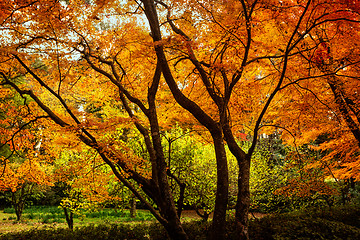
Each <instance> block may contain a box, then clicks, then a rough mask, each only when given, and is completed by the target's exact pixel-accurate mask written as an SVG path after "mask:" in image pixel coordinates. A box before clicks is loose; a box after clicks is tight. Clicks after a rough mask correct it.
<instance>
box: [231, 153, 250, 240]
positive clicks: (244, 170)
mask: <svg viewBox="0 0 360 240" xmlns="http://www.w3.org/2000/svg"><path fill="white" fill-rule="evenodd" d="M249 180H250V160H249V159H244V160H243V161H242V162H241V163H240V164H239V176H238V196H237V202H236V206H235V221H236V233H237V239H239V240H247V239H249V232H248V225H249V208H250V185H249Z"/></svg>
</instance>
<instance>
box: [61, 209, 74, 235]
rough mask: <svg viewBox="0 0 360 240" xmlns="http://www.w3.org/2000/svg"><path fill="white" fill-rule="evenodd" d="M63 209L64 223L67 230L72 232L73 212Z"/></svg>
mask: <svg viewBox="0 0 360 240" xmlns="http://www.w3.org/2000/svg"><path fill="white" fill-rule="evenodd" d="M63 209H64V214H65V219H66V223H67V225H68V227H69V229H71V230H73V229H74V215H73V212H72V211H68V209H67V208H65V207H64V208H63Z"/></svg>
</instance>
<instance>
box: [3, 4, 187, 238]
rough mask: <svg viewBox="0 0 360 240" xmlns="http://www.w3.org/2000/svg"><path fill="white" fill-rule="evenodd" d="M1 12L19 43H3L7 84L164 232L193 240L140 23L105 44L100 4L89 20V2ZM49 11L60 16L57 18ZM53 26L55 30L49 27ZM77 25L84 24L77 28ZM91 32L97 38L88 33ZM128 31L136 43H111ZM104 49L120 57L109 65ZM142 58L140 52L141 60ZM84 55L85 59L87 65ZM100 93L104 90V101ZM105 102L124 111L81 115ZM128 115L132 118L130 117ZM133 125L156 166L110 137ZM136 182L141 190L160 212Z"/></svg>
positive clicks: (156, 77)
mask: <svg viewBox="0 0 360 240" xmlns="http://www.w3.org/2000/svg"><path fill="white" fill-rule="evenodd" d="M0 6H1V7H2V8H3V9H2V10H4V11H2V13H3V14H2V15H1V16H2V19H1V23H2V27H3V30H4V28H6V29H8V30H4V31H9V32H8V33H7V34H8V36H9V38H11V41H10V42H2V45H3V46H4V45H6V44H9V48H7V50H6V51H3V50H5V49H2V57H3V58H2V60H4V61H6V64H4V65H2V66H1V74H2V82H1V84H2V85H9V86H11V87H12V88H13V89H15V90H16V91H17V92H18V93H19V94H21V95H27V96H29V97H30V98H32V99H33V101H34V103H36V104H37V106H38V107H39V108H40V109H41V110H42V111H43V112H44V113H45V114H46V116H48V117H49V118H50V119H51V120H52V121H53V124H50V126H51V127H52V129H56V128H58V129H59V128H60V129H61V130H62V131H64V132H65V133H67V134H68V135H67V136H69V137H71V138H67V139H65V140H67V141H64V142H67V143H68V144H69V145H73V144H76V142H78V141H76V140H75V139H77V140H80V141H81V142H83V143H85V144H86V145H88V146H89V147H91V148H93V149H94V150H95V151H97V153H98V154H99V155H100V157H101V158H102V159H103V161H104V162H105V163H106V164H107V165H108V166H109V167H110V168H111V170H112V172H113V174H114V175H115V176H116V177H117V178H118V179H119V180H120V181H121V182H122V183H123V184H124V185H125V186H127V187H128V188H129V189H130V190H131V191H132V192H133V193H134V195H135V196H136V197H137V198H138V199H140V201H142V203H143V204H144V205H145V206H146V207H147V208H148V209H149V210H150V211H151V212H152V213H153V214H154V216H155V217H156V218H157V219H158V220H159V222H160V223H162V224H163V225H164V227H165V228H166V229H167V232H168V234H169V235H170V236H171V238H172V239H187V236H186V234H185V232H184V230H183V229H182V226H181V224H180V220H179V218H178V216H177V213H176V208H175V204H174V201H173V197H172V195H171V192H170V188H169V183H168V180H167V171H166V163H165V157H164V154H163V149H162V145H161V138H160V134H159V122H158V118H157V111H159V109H157V103H156V96H157V92H158V90H159V89H160V88H161V87H162V85H163V84H160V75H161V71H160V68H159V67H156V65H157V63H156V61H154V59H153V58H152V56H151V55H149V52H151V51H150V50H149V48H147V42H149V41H148V39H149V38H150V37H149V36H148V35H145V34H144V32H143V31H142V30H141V29H140V28H139V27H136V26H134V25H132V24H127V25H123V26H120V28H116V29H111V30H109V31H108V33H109V34H107V36H106V37H105V35H104V33H103V32H101V31H100V29H98V28H96V26H94V25H93V23H94V21H96V20H95V19H96V18H97V17H96V15H95V14H96V13H97V11H98V10H99V9H98V7H99V5H97V4H93V5H92V4H85V7H86V9H87V12H86V14H85V15H83V13H84V12H83V6H84V5H82V3H75V2H70V1H69V3H65V2H61V3H60V2H54V1H41V2H26V3H22V2H20V3H16V2H14V4H13V5H11V4H10V5H9V4H6V5H3V4H1V5H0ZM100 6H101V5H100ZM102 6H104V5H102ZM49 12H50V13H52V14H51V17H50V18H49V14H48V13H49ZM99 13H100V12H99ZM92 14H94V15H92ZM103 15H105V13H103ZM83 17H85V18H83ZM29 19H30V20H29ZM45 19H46V21H47V23H45V25H44V20H45ZM75 19H77V20H76V21H74V20H75ZM27 20H29V21H30V22H29V23H30V26H29V28H27V26H26V27H25V28H22V27H21V25H22V21H27ZM85 26H88V27H89V29H87V28H85ZM19 27H20V28H19ZM38 27H39V28H38ZM129 27H130V28H129ZM90 29H91V32H88V31H89V30H90ZM84 30H85V31H84ZM19 31H20V32H19ZM16 32H18V33H20V34H19V35H18V34H17V33H16ZM126 32H127V34H125V35H123V37H124V40H125V41H126V42H128V43H129V44H126V45H124V46H122V44H121V43H120V42H118V43H119V45H116V46H115V45H113V43H112V41H110V40H111V39H112V38H113V37H118V36H121V35H122V34H123V33H126ZM73 34H75V35H73ZM96 35H98V36H99V37H98V38H97V42H96V41H94V37H95V36H96ZM100 36H101V37H100ZM106 38H108V39H106ZM141 39H142V40H141ZM47 44H51V45H52V44H55V45H53V47H54V48H52V47H51V48H52V49H53V50H54V51H50V52H48V55H47V56H44V55H43V54H42V50H41V49H42V48H43V47H45V46H46V45H47ZM10 45H12V46H10ZM131 45H132V46H131ZM100 46H101V48H102V49H100ZM31 48H35V49H37V50H35V51H34V52H32V51H30V52H27V53H25V52H26V50H25V52H23V53H20V52H21V51H17V50H20V49H31ZM10 49H11V50H10ZM13 50H14V51H13ZM43 50H45V49H43ZM104 50H105V52H106V51H110V52H109V53H111V54H112V53H115V55H112V56H111V58H103V55H104V53H105V52H103V51H104ZM45 51H46V50H45ZM73 51H76V52H77V55H76V54H75V55H74V54H73ZM134 51H135V52H137V54H135V56H136V55H137V56H136V57H135V58H133V52H134ZM143 54H145V56H146V57H147V60H146V62H145V63H147V64H149V65H150V66H155V71H153V69H150V68H148V69H147V68H140V69H134V68H133V66H136V65H137V64H139V62H140V61H142V64H143V63H144V58H142V57H141V56H142V55H143ZM80 56H81V59H82V60H81V59H79V57H80ZM6 59H7V60H6ZM35 59H41V61H42V63H43V65H44V66H46V67H45V68H38V67H35V66H34V60H35ZM120 59H121V60H120ZM120 61H121V62H122V63H120ZM89 68H90V69H93V70H90V69H89ZM14 69H22V72H21V74H22V75H23V76H25V75H27V74H29V75H27V76H26V80H27V81H28V82H31V84H27V85H22V86H20V85H18V84H17V83H15V82H14V81H12V80H11V79H12V74H14ZM151 75H152V76H153V77H150V76H151ZM89 81H92V84H89ZM95 82H96V83H95ZM139 83H142V84H139ZM32 84H33V85H32ZM94 91H102V94H99V93H98V92H94ZM83 93H85V94H84V95H83ZM103 103H105V105H107V106H109V105H113V106H114V105H115V106H116V107H117V108H116V107H115V109H114V111H113V112H111V111H109V112H106V114H107V115H106V117H103V118H102V119H99V118H97V116H96V114H93V113H84V112H83V111H81V109H80V107H81V105H83V106H84V107H85V105H90V104H92V105H93V104H98V105H100V106H103ZM95 106H96V105H95ZM124 112H125V113H126V114H127V118H124V117H123V116H122V114H123V113H124ZM119 113H121V114H119ZM129 124H130V125H131V124H132V125H133V126H134V128H136V129H137V131H138V132H139V134H141V135H142V137H143V139H144V142H145V145H146V151H147V156H148V161H146V160H145V159H142V158H140V157H138V156H136V155H135V154H133V152H132V151H131V150H130V149H129V148H127V147H126V145H125V144H122V143H121V142H120V141H117V139H116V138H113V137H112V136H111V135H106V134H103V133H104V132H107V131H109V129H114V128H116V127H117V126H124V125H129ZM50 126H49V127H50ZM128 179H132V180H133V181H134V182H136V183H137V184H138V185H139V186H140V187H141V189H142V190H143V191H144V192H145V193H146V194H147V195H148V197H149V198H150V199H152V201H153V202H154V203H155V204H156V206H157V208H158V209H159V211H157V210H156V209H155V208H154V207H153V206H152V205H151V204H150V203H149V202H148V201H147V200H146V198H145V197H144V196H142V194H141V193H140V192H139V191H137V189H136V188H135V187H134V186H133V185H132V184H131V182H130V181H129V180H128Z"/></svg>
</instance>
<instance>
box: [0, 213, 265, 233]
mask: <svg viewBox="0 0 360 240" xmlns="http://www.w3.org/2000/svg"><path fill="white" fill-rule="evenodd" d="M139 211H141V212H143V211H145V210H139ZM265 215H266V214H262V213H251V214H250V215H249V217H250V218H254V217H255V218H262V217H263V216H265ZM211 218H212V215H210V219H211ZM195 219H196V220H198V219H201V217H200V216H199V215H197V213H196V212H195V211H194V210H184V211H183V212H182V216H181V220H182V221H191V220H195ZM144 221H148V220H136V221H126V223H129V224H136V223H142V222H144ZM104 222H106V223H120V222H121V223H123V221H121V219H117V218H115V217H114V218H106V219H104V218H84V219H82V220H81V219H74V227H79V226H84V225H88V224H99V223H104ZM34 228H35V229H40V228H67V224H66V223H65V221H64V220H63V221H62V222H56V221H54V222H48V223H44V222H42V221H40V220H39V219H27V218H24V219H23V220H21V221H19V222H18V221H16V220H15V214H13V213H4V212H2V211H0V234H2V233H8V232H19V231H24V230H30V229H34Z"/></svg>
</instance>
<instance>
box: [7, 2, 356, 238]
mask: <svg viewBox="0 0 360 240" xmlns="http://www.w3.org/2000/svg"><path fill="white" fill-rule="evenodd" d="M13 3H14V4H13V5H5V4H4V5H1V7H2V8H3V11H2V14H1V18H2V19H1V24H2V27H3V28H2V31H3V32H5V33H6V34H5V35H6V36H9V38H10V41H3V43H2V45H3V46H4V47H6V49H5V48H2V49H1V52H2V54H1V56H2V60H3V61H2V65H1V72H2V76H3V81H2V84H6V85H9V86H11V87H12V88H13V89H15V90H16V91H17V92H19V93H20V94H23V95H28V96H30V97H31V98H32V99H33V100H34V102H36V103H37V105H38V107H40V108H41V109H42V110H43V111H44V112H45V113H46V115H47V116H49V117H50V118H51V119H52V120H53V122H54V123H56V125H58V127H59V128H61V129H63V130H66V131H72V132H73V139H80V140H81V141H82V142H84V143H85V144H87V145H88V146H90V147H92V148H93V149H95V150H96V151H98V153H99V154H100V156H101V157H102V159H103V160H104V162H105V163H107V164H108V165H109V166H110V168H111V169H112V171H113V172H114V174H115V175H116V176H117V177H118V178H119V179H120V180H121V181H122V182H123V183H124V184H125V185H126V186H128V187H129V188H130V189H132V191H133V193H134V194H135V195H136V196H137V197H138V198H139V199H141V201H142V202H143V203H144V204H146V205H147V207H148V208H149V209H150V210H151V212H152V213H153V214H154V215H155V217H156V218H157V219H158V220H159V221H160V222H161V223H162V224H163V225H164V226H165V228H166V229H167V231H168V233H169V234H170V236H171V237H172V238H174V239H186V238H187V237H186V234H185V233H184V231H183V229H182V227H181V224H180V221H179V219H178V215H177V211H176V208H175V204H174V201H173V196H172V194H171V191H170V187H169V182H168V177H167V169H166V159H165V156H164V152H163V147H162V146H161V136H160V126H161V124H162V122H161V121H159V119H161V118H159V117H158V113H159V112H160V113H161V112H162V111H163V110H164V106H165V105H166V104H168V102H161V101H160V100H161V97H162V96H163V95H166V96H169V95H168V93H169V90H170V92H171V97H167V99H168V100H170V101H172V102H173V101H174V100H175V101H176V102H177V103H178V104H179V105H180V106H181V108H183V109H185V110H187V111H188V112H189V113H190V115H192V116H193V118H194V119H196V121H197V122H198V123H200V124H201V125H203V126H204V127H205V128H206V129H207V131H208V132H209V133H210V136H211V138H212V142H213V146H214V149H215V153H216V154H215V155H216V167H217V192H216V200H215V211H214V219H213V225H212V231H211V236H210V238H212V239H222V238H224V234H225V233H224V232H225V215H226V208H227V203H228V191H229V177H228V174H229V173H228V160H227V154H226V150H225V144H227V145H228V147H229V149H230V151H231V154H233V155H234V156H235V158H236V159H237V162H238V167H239V173H238V197H237V204H236V221H237V222H236V223H237V224H236V225H237V229H238V236H239V238H241V239H247V238H248V231H247V225H248V209H249V205H250V193H249V176H250V162H251V158H252V155H253V153H254V150H255V146H256V143H257V140H258V136H259V134H261V133H262V132H269V131H270V130H269V128H266V127H267V126H268V127H273V126H275V125H281V124H280V123H281V121H283V120H285V119H286V117H288V119H290V120H293V119H294V116H293V115H291V116H290V114H289V113H288V114H284V115H285V118H282V120H281V121H280V118H277V116H278V115H280V114H281V111H279V108H278V107H279V105H281V104H284V105H285V104H291V103H293V102H297V100H298V95H296V94H294V93H293V92H292V91H293V89H294V88H295V89H296V87H297V86H298V85H297V84H298V83H299V81H301V82H302V80H305V79H306V80H309V81H311V80H312V79H316V78H318V77H319V76H321V75H323V74H321V75H319V74H318V73H319V72H312V71H308V69H307V65H302V64H299V63H302V62H303V59H304V56H311V55H313V53H314V51H315V48H314V47H313V46H314V45H309V46H310V47H307V42H308V39H310V36H313V33H315V32H316V31H320V30H321V29H322V27H324V26H326V25H328V24H330V25H331V24H335V25H336V23H337V22H340V23H348V22H353V23H354V24H357V23H358V20H357V18H358V16H357V13H356V11H354V10H349V5H348V4H347V2H346V1H340V2H333V1H326V0H319V1H314V0H308V1H291V0H288V1H280V2H279V1H272V0H252V1H243V0H239V1H201V2H199V1H153V0H142V1H127V2H117V1H101V0H98V1H94V3H89V2H86V3H84V4H83V3H82V2H81V1H68V2H64V1H62V2H61V3H60V2H53V1H50V0H49V1H47V0H43V1H41V5H39V4H38V3H37V2H26V3H24V4H21V3H17V2H16V1H14V2H13ZM350 9H351V8H350ZM49 12H51V13H52V14H51V15H49ZM107 17H108V18H111V21H109V20H106V19H107ZM45 19H46V20H45ZM24 22H26V23H28V24H25V25H24V24H22V23H24ZM105 25H108V26H109V25H112V26H113V27H104V26H105ZM149 28H150V29H149ZM349 31H350V32H352V30H349ZM316 46H317V45H316ZM35 59H41V60H42V61H43V63H44V65H45V66H47V69H40V68H36V67H33V66H34V65H33V64H34V62H35ZM14 67H16V70H18V69H22V73H23V75H25V74H28V75H27V76H28V77H27V80H28V81H29V82H31V83H32V85H28V86H21V87H20V86H19V85H18V84H16V83H14V82H13V81H12V80H11V79H12V78H11V76H12V74H13V73H12V72H13V71H14V70H15V69H14ZM11 69H12V70H11ZM91 69H92V70H91ZM150 76H151V77H150ZM161 76H163V79H164V81H165V82H166V84H165V83H164V81H163V79H162V78H161ZM309 81H307V82H309ZM89 82H91V84H89ZM294 86H295V87H294ZM30 88H31V89H30ZM94 89H96V90H97V91H98V94H93V91H94ZM319 89H322V88H321V87H320V88H319ZM74 99H75V101H74ZM75 102H77V103H75ZM103 102H106V103H107V105H121V107H119V108H122V109H123V110H125V112H126V113H127V114H128V118H127V119H124V118H123V116H121V118H120V116H119V115H118V114H116V111H115V112H111V113H112V114H108V115H107V116H106V118H103V119H101V120H100V119H98V118H96V117H95V116H94V114H87V116H86V121H85V120H84V121H83V119H84V118H83V115H84V114H83V113H82V111H80V110H79V105H81V104H80V103H83V104H85V105H88V104H97V105H101V104H102V103H103ZM248 102H251V104H250V106H249V104H248ZM55 103H56V104H55ZM272 103H277V104H278V105H276V104H275V106H274V104H272ZM280 110H281V109H280ZM294 110H295V109H294ZM297 110H299V108H297ZM118 112H119V110H118ZM118 112H117V113H118ZM180 112H181V110H180ZM111 117H114V118H111ZM115 119H116V120H115ZM161 120H162V119H161ZM125 123H128V124H130V123H132V124H134V126H135V128H136V129H137V130H138V131H139V132H140V134H142V136H143V138H144V142H145V145H146V148H147V152H148V160H149V161H143V160H147V159H138V158H135V157H133V156H134V155H133V154H130V155H129V154H128V155H126V154H124V152H126V153H131V151H129V150H128V149H127V148H125V147H124V145H122V144H119V142H117V141H116V139H114V138H111V137H106V138H105V137H103V136H105V134H103V132H104V131H108V130H109V128H110V127H114V126H115V125H116V124H118V126H121V125H122V124H125ZM249 129H250V130H249ZM243 134H246V135H248V136H252V139H251V145H250V147H249V148H248V150H247V151H246V152H245V149H243V148H242V147H241V145H239V143H238V139H237V138H238V137H239V136H242V135H243ZM131 158H134V161H133V162H132V161H129V159H131ZM145 162H146V164H140V163H145ZM136 164H140V165H142V166H144V168H142V169H135V167H134V165H136ZM145 166H146V167H149V168H150V169H151V174H150V173H148V172H146V167H145ZM125 176H126V177H125ZM129 176H130V178H132V179H133V180H134V181H135V182H137V183H138V184H139V185H141V187H142V190H143V191H144V192H145V193H146V194H147V195H148V196H149V197H150V198H151V199H152V200H153V201H154V202H155V203H156V204H157V206H158V208H159V210H160V211H159V212H157V211H156V210H155V209H154V208H153V207H152V206H151V205H150V204H148V202H147V201H146V200H145V199H144V198H143V197H142V196H141V195H140V193H139V192H138V191H136V189H135V188H134V187H133V186H132V185H131V184H130V183H129V181H127V179H126V178H127V177H129Z"/></svg>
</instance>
